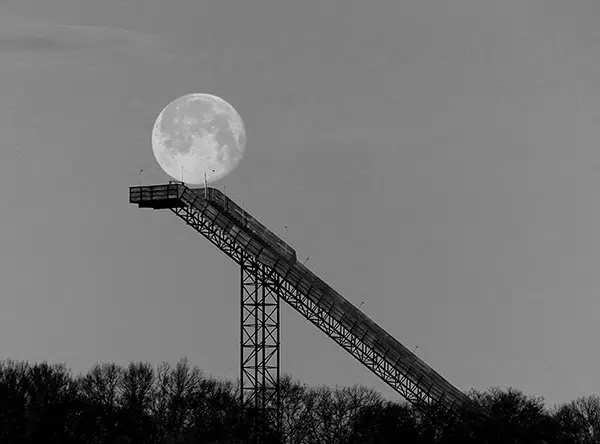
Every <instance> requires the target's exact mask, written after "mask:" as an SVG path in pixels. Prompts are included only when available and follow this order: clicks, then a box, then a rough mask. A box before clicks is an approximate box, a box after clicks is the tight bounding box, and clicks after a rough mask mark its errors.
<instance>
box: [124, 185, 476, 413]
mask: <svg viewBox="0 0 600 444" xmlns="http://www.w3.org/2000/svg"><path fill="white" fill-rule="evenodd" d="M129 200H130V203H134V204H137V205H138V206H140V207H143V208H154V209H164V208H169V209H171V210H172V211H173V212H174V213H175V214H177V215H178V216H179V217H180V218H181V219H183V220H184V221H185V222H186V223H187V224H188V225H190V226H192V227H193V228H195V229H196V230H197V231H198V232H200V233H202V234H203V235H204V236H205V237H207V238H208V239H209V240H210V241H211V242H212V243H213V244H215V245H216V246H217V247H219V248H220V249H221V250H222V251H223V252H225V253H226V254H227V255H228V256H230V257H231V258H232V259H233V260H235V261H237V262H239V263H241V257H242V255H245V257H248V255H250V256H252V257H253V258H254V259H255V261H256V263H257V265H258V267H257V270H258V271H257V272H259V273H261V278H262V279H265V280H267V281H268V280H269V279H271V280H273V281H275V280H277V282H278V283H279V284H280V285H281V286H282V290H283V292H282V293H281V296H280V297H281V298H282V299H284V300H285V301H286V302H287V303H288V304H289V305H291V306H292V307H294V308H295V309H296V310H297V311H298V312H299V313H301V314H302V315H303V316H304V317H305V318H306V319H308V320H309V321H311V322H312V323H313V324H315V325H316V326H317V327H318V328H319V329H321V330H322V331H323V332H324V333H325V334H327V335H328V336H329V337H330V338H331V339H333V340H334V341H335V342H336V343H338V344H339V345H340V346H342V347H343V348H344V349H346V350H347V351H348V352H349V353H351V354H352V355H353V356H354V357H355V358H356V359H358V360H359V361H360V362H361V363H362V364H363V365H365V366H366V367H367V368H369V369H370V370H371V371H373V372H374V373H375V374H377V375H378V376H379V377H380V378H381V379H382V380H383V381H385V382H386V383H387V384H388V385H390V386H391V387H392V388H394V389H395V390H396V391H397V392H398V393H400V394H401V395H402V396H403V397H404V398H406V399H407V400H408V401H409V402H411V403H413V404H414V405H415V406H417V407H419V408H422V409H428V410H430V409H435V410H443V411H453V412H462V411H472V412H473V413H476V414H477V413H478V412H475V411H473V405H472V403H471V401H470V400H469V398H468V397H467V396H466V395H465V394H464V393H463V392H461V391H460V390H458V389H457V388H456V387H454V386H453V385H452V384H450V383H449V382H448V381H447V380H446V379H444V378H443V377H442V376H441V375H440V374H438V373H437V372H436V371H435V370H433V369H432V368H431V367H430V366H429V365H428V364H426V363H425V362H424V361H423V360H421V359H420V358H419V357H418V356H416V355H415V354H414V353H412V352H411V351H410V350H409V349H407V348H406V347H405V346H404V345H402V344H401V343H400V342H398V341H397V340H396V339H395V338H394V337H392V336H391V335H390V334H388V333H387V332H386V331H385V330H384V329H383V328H381V327H380V326H379V325H378V324H376V323H375V322H374V321H373V320H372V319H370V318H369V317H368V316H367V315H365V314H364V313H363V312H361V311H360V310H359V309H358V308H356V307H355V306H354V305H352V304H351V303H350V302H349V301H348V300H346V299H345V298H344V297H343V296H341V295H340V294H339V293H337V292H336V291H335V290H334V289H333V288H331V287H330V286H329V285H327V284H326V283H325V282H324V281H323V280H321V279H320V278H319V277H317V276H316V275H315V274H314V273H313V272H312V271H310V270H309V269H308V268H307V267H305V266H304V265H303V264H301V263H300V262H298V261H297V260H296V252H295V250H294V249H293V248H292V247H290V246H289V245H288V244H287V243H285V242H284V241H283V240H282V239H280V238H279V237H278V236H276V235H275V234H274V233H273V232H271V231H270V230H268V229H267V228H266V227H265V226H264V225H262V224H261V223H260V222H258V220H256V219H255V218H254V217H252V216H251V215H250V214H249V213H247V212H246V211H244V210H243V209H242V208H240V207H239V206H238V205H237V204H236V203H235V202H233V201H232V200H231V199H229V198H228V197H227V196H226V195H225V194H223V193H221V192H220V191H219V190H217V189H214V188H208V189H206V190H205V189H204V188H202V189H190V188H188V187H187V186H185V185H182V184H173V183H171V184H168V185H153V186H143V187H131V188H130V198H129Z"/></svg>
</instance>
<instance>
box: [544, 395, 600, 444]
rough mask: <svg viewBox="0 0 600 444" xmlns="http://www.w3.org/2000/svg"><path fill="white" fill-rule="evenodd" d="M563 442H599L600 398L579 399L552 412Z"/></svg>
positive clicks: (593, 396) (587, 443) (581, 443)
mask: <svg viewBox="0 0 600 444" xmlns="http://www.w3.org/2000/svg"><path fill="white" fill-rule="evenodd" d="M554 418H555V419H556V421H557V422H558V423H559V425H560V431H561V432H560V434H561V438H562V440H563V442H566V443H577V444H593V443H594V444H595V443H598V442H600V397H598V396H596V395H592V396H587V397H581V398H578V399H576V400H575V401H571V402H570V403H568V404H564V405H562V406H560V407H559V408H557V409H556V410H555V411H554Z"/></svg>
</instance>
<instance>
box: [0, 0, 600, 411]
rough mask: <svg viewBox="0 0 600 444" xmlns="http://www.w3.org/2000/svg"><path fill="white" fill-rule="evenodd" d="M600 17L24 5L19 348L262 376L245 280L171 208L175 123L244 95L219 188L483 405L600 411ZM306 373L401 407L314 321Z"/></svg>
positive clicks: (6, 51) (8, 289)
mask: <svg viewBox="0 0 600 444" xmlns="http://www.w3.org/2000/svg"><path fill="white" fill-rule="evenodd" d="M599 21H600V2H598V1H596V0H589V1H585V0H580V1H578V0H575V1H570V2H565V1H560V0H556V1H550V0H548V1H541V0H540V1H535V0H503V1H501V2H499V1H496V0H436V1H433V0H408V1H398V0H388V1H387V2H383V1H370V2H365V1H362V0H360V1H351V0H343V1H342V0H340V1H335V2H334V1H325V0H303V1H294V2H290V1H287V2H286V1H281V0H269V1H257V0H239V1H236V2H233V1H226V0H220V1H218V2H199V1H197V0H179V1H176V0H170V1H165V0H160V1H159V0H121V1H117V0H103V1H97V0H3V1H0V97H1V98H2V99H1V101H0V137H1V139H0V140H1V143H2V147H1V149H0V211H1V212H2V229H1V230H0V245H1V248H0V252H1V255H0V265H1V267H0V269H1V270H2V271H1V272H0V279H1V281H2V282H3V292H2V298H1V304H2V307H1V309H0V355H1V357H2V358H5V357H11V358H14V359H23V360H29V361H41V360H49V361H51V362H61V361H62V362H66V363H67V365H68V366H69V367H70V368H71V369H72V370H73V372H74V373H78V372H83V371H86V370H87V369H89V368H90V367H91V366H92V365H93V364H94V363H95V362H106V361H109V362H117V363H120V364H127V363H129V362H132V361H139V360H141V361H148V362H150V363H152V364H158V363H160V362H162V361H169V362H172V363H174V362H176V361H177V360H179V359H180V358H182V357H184V356H188V357H189V359H190V360H191V361H192V362H193V363H194V364H197V365H199V366H200V367H202V368H204V369H205V370H206V371H207V372H214V374H215V375H218V376H223V377H231V378H235V377H236V376H237V374H238V366H239V362H238V360H239V349H238V341H239V325H238V317H239V288H238V285H239V271H238V270H237V268H236V266H235V265H234V264H233V263H232V262H231V261H230V260H229V259H228V258H227V257H226V256H225V255H224V254H222V253H221V252H219V251H218V250H217V249H216V248H215V247H213V246H212V245H211V244H210V243H209V242H208V241H206V240H205V239H204V238H202V237H201V236H200V235H198V234H197V233H195V232H194V231H193V230H192V229H191V228H189V227H186V226H185V225H184V224H183V223H182V222H181V221H180V220H179V219H178V218H177V217H175V216H174V215H173V214H171V213H170V212H168V211H150V210H140V209H137V208H136V207H134V206H132V205H129V203H128V186H130V185H137V184H140V183H141V182H143V183H145V184H150V183H160V182H164V181H166V180H168V177H167V176H166V175H164V174H163V173H160V172H147V173H144V175H142V177H140V174H139V170H140V169H142V168H148V169H156V168H158V166H157V164H156V162H155V160H154V157H153V154H152V150H151V145H150V138H151V131H152V125H153V123H154V119H155V118H156V116H157V115H158V113H159V112H160V110H161V109H162V108H163V107H164V106H165V105H166V104H168V103H169V102H170V101H171V100H173V99H175V98H176V97H178V96H181V95H183V94H187V93H191V92H206V93H212V94H215V95H218V96H220V97H222V98H224V99H225V100H227V101H228V102H230V103H231V104H232V105H233V106H234V107H235V108H236V109H237V110H238V111H239V113H240V114H241V116H242V118H243V119H244V122H245V124H246V128H247V135H248V139H247V140H248V144H247V155H246V157H245V158H244V160H243V161H242V163H241V164H240V167H239V168H238V169H237V170H236V171H235V172H234V173H233V174H232V175H231V176H229V177H228V178H226V179H225V180H223V181H222V182H220V183H219V184H218V185H219V187H221V189H223V187H224V188H225V190H226V192H227V193H228V194H230V195H231V196H232V198H234V199H235V200H237V201H241V202H243V204H244V206H245V207H246V208H247V209H248V210H249V211H250V212H251V213H252V214H253V215H255V216H256V217H258V218H259V220H261V221H262V222H263V223H265V225H267V226H268V227H270V228H271V229H272V230H273V231H275V232H276V233H279V234H282V235H283V234H284V226H285V225H288V226H289V230H288V236H287V238H288V241H289V242H290V243H291V244H292V245H293V246H294V247H295V248H296V250H297V252H298V255H299V257H300V259H302V260H303V259H304V258H305V257H310V261H309V262H308V264H307V265H308V266H309V267H310V268H311V269H312V270H314V271H315V272H316V273H317V274H319V275H320V276H321V277H322V278H323V279H324V280H326V281H327V282H328V283H329V284H330V285H332V286H333V287H334V288H336V289H337V290H338V291H340V293H342V294H343V295H344V296H345V297H346V298H348V299H349V300H350V301H352V302H354V303H355V305H358V304H360V302H361V301H363V300H364V301H365V304H364V305H363V307H362V308H363V310H364V311H365V312H366V313H367V314H368V315H369V316H371V317H372V318H373V319H374V320H375V321H377V322H378V323H380V325H381V326H382V327H384V328H385V329H386V330H387V331H388V332H390V333H391V334H392V335H393V336H395V337H396V338H398V339H399V340H400V341H401V342H402V343H404V344H405V345H406V346H407V347H409V348H411V349H413V348H414V347H416V346H418V349H417V353H418V354H419V356H421V357H422V358H423V359H424V360H425V361H426V362H428V363H429V364H430V365H431V366H432V367H434V368H435V369H436V370H437V371H439V372H440V373H441V374H442V375H444V376H445V377H446V378H447V379H448V380H450V381H451V382H452V383H453V384H455V385H456V386H458V387H459V388H461V389H463V390H468V389H470V388H478V389H487V388H489V387H492V386H499V387H515V388H518V389H521V390H523V391H525V392H526V393H527V394H531V395H539V396H543V397H544V398H545V399H546V402H547V404H549V405H552V404H554V403H560V402H565V401H568V400H571V399H574V398H575V397H578V396H582V395H589V394H592V393H600V378H599V377H598V374H599V373H600V372H599V370H600V358H599V357H598V350H597V347H598V344H599V343H600V327H598V314H599V313H600V297H599V293H600V273H599V272H598V269H599V264H600V209H599V208H600V202H599V199H598V192H597V191H598V189H600V155H599V154H598V148H597V143H598V140H600V126H599V125H598V122H599V120H600V27H598V23H599ZM282 323H283V329H282V341H283V349H282V370H283V371H284V372H286V373H290V374H292V376H293V377H295V378H298V379H300V380H302V381H305V382H307V383H308V384H327V385H336V384H339V385H351V384H355V383H358V384H365V385H368V386H371V387H374V388H376V389H378V390H382V391H384V392H385V394H386V396H388V395H390V394H391V393H392V392H391V391H390V390H388V389H386V386H385V385H384V384H383V383H380V382H379V380H378V379H377V377H375V376H373V375H371V374H370V372H369V371H368V370H366V369H365V368H363V367H362V366H361V365H360V364H359V363H358V362H357V361H355V360H354V359H353V358H351V357H350V356H349V355H347V354H346V352H345V351H343V350H341V349H339V348H338V347H337V346H336V345H335V344H334V343H333V342H332V341H330V340H329V339H325V337H324V336H323V334H322V333H320V332H319V331H318V330H317V329H315V328H314V327H313V326H312V325H310V324H308V322H306V321H304V320H303V319H302V318H301V317H300V316H299V315H298V314H297V313H295V312H294V311H293V309H291V308H290V307H287V306H283V312H282Z"/></svg>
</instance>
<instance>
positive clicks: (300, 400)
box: [280, 375, 317, 444]
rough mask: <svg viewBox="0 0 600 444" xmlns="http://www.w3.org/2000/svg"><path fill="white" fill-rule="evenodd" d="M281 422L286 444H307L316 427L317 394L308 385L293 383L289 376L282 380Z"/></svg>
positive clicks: (284, 376)
mask: <svg viewBox="0 0 600 444" xmlns="http://www.w3.org/2000/svg"><path fill="white" fill-rule="evenodd" d="M280 394H281V422H282V424H281V425H282V434H283V440H284V442H285V443H286V444H307V443H308V442H309V441H308V438H309V436H310V433H311V431H313V430H314V428H315V427H316V424H315V416H314V415H313V409H314V408H315V404H316V400H317V393H316V392H315V391H313V390H309V389H308V388H307V387H306V385H301V384H300V383H299V382H296V381H292V378H291V377H290V376H289V375H283V376H282V377H281V379H280Z"/></svg>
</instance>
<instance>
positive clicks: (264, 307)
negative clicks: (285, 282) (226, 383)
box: [240, 255, 281, 437]
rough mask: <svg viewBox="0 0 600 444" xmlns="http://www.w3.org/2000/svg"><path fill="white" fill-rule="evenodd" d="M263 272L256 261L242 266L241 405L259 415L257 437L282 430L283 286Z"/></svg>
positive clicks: (256, 426)
mask: <svg viewBox="0 0 600 444" xmlns="http://www.w3.org/2000/svg"><path fill="white" fill-rule="evenodd" d="M242 258H244V255H242ZM249 259H250V258H249ZM259 270H260V264H259V263H258V262H256V261H252V260H248V261H244V260H242V262H241V264H240V272H241V273H240V277H241V282H240V290H241V291H240V292H241V301H240V306H241V309H240V314H241V319H240V325H241V327H240V403H241V407H242V411H243V412H244V411H245V412H252V413H251V414H254V415H256V417H255V418H252V419H253V421H252V426H253V428H254V431H253V435H254V436H256V437H258V436H263V435H264V434H265V433H266V432H267V431H268V430H269V429H270V428H273V429H275V431H276V432H278V431H279V430H280V428H281V411H280V408H279V406H280V392H279V362H280V361H279V346H280V342H279V285H278V282H277V280H276V281H275V282H270V281H268V280H265V279H263V278H261V277H262V274H263V273H260V272H259Z"/></svg>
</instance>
